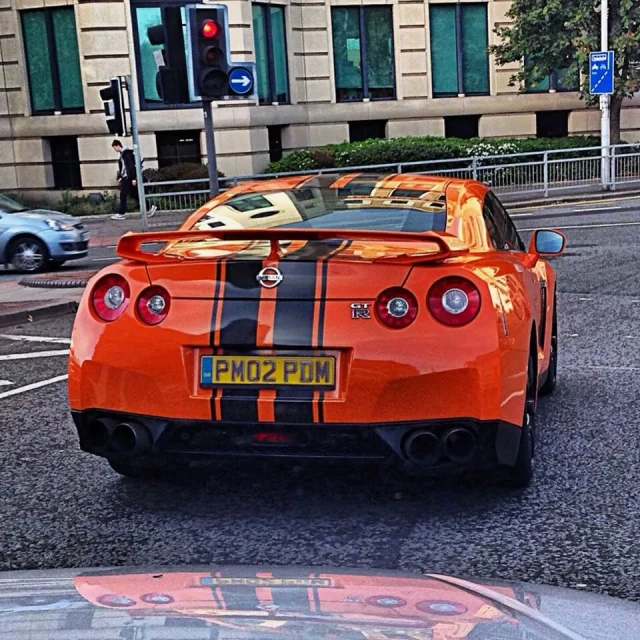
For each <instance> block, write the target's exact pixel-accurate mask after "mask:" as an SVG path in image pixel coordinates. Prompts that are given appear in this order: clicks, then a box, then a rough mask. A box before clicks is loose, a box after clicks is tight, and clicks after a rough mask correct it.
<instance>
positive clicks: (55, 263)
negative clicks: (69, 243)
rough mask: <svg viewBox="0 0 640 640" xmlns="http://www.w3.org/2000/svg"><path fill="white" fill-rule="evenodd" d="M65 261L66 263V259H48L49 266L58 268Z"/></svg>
mask: <svg viewBox="0 0 640 640" xmlns="http://www.w3.org/2000/svg"><path fill="white" fill-rule="evenodd" d="M65 263H66V260H49V268H50V269H59V268H60V267H61V266H62V265H63V264H65Z"/></svg>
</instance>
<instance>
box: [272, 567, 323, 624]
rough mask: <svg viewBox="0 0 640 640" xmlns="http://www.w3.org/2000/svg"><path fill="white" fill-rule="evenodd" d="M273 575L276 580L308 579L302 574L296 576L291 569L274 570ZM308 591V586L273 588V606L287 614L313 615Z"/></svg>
mask: <svg viewBox="0 0 640 640" xmlns="http://www.w3.org/2000/svg"><path fill="white" fill-rule="evenodd" d="M271 574H272V575H273V577H274V578H284V579H287V578H288V579H291V578H302V579H306V578H307V577H308V574H305V573H301V574H300V575H294V574H292V572H291V570H290V569H286V568H279V567H276V568H275V569H273V570H272V571H271ZM308 590H309V587H307V586H289V587H272V588H271V597H272V598H273V604H275V605H278V606H279V607H280V609H282V610H286V611H287V613H302V614H306V615H308V614H309V613H312V611H311V605H310V603H309V593H308ZM318 610H319V609H318Z"/></svg>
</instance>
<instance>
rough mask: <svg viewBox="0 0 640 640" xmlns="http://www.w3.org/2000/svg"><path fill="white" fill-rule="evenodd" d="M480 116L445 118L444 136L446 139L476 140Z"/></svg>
mask: <svg viewBox="0 0 640 640" xmlns="http://www.w3.org/2000/svg"><path fill="white" fill-rule="evenodd" d="M479 122H480V116H445V119H444V135H445V137H446V138H465V139H469V138H477V137H478V123H479Z"/></svg>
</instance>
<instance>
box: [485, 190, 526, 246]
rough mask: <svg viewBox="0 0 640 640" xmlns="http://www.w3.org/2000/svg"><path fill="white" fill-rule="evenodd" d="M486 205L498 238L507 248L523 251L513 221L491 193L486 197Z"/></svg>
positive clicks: (522, 244)
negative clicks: (496, 228)
mask: <svg viewBox="0 0 640 640" xmlns="http://www.w3.org/2000/svg"><path fill="white" fill-rule="evenodd" d="M485 199H486V203H487V204H488V206H489V209H490V211H491V212H492V213H493V217H494V220H495V223H496V225H497V226H498V233H499V234H500V237H501V238H502V239H503V240H504V241H505V242H506V243H508V245H509V248H511V249H513V250H514V251H524V250H525V247H524V243H523V242H522V239H521V238H520V236H519V235H518V231H517V229H516V227H515V225H514V224H513V221H512V220H511V218H510V217H509V214H508V213H507V211H506V209H505V208H504V207H503V206H502V203H501V202H500V200H498V198H497V197H496V196H495V194H494V193H492V192H491V191H490V192H489V193H487V195H486V198H485Z"/></svg>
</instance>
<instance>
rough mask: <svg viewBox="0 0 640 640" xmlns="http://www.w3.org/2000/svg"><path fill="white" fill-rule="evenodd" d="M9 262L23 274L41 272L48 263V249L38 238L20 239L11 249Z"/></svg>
mask: <svg viewBox="0 0 640 640" xmlns="http://www.w3.org/2000/svg"><path fill="white" fill-rule="evenodd" d="M8 253H9V262H10V263H11V264H12V265H13V267H14V268H15V269H17V270H18V271H21V272H22V273H35V272H37V271H40V270H41V269H42V268H43V267H44V266H45V264H46V263H47V247H46V246H45V244H44V243H43V242H42V241H41V240H38V238H33V237H24V238H18V239H17V240H14V241H13V242H12V243H11V246H10V247H9V251H8Z"/></svg>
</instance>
